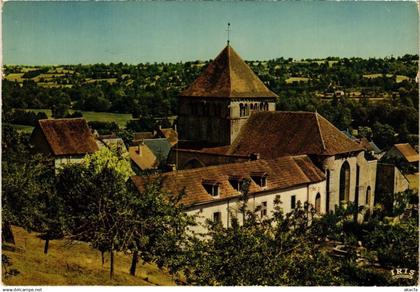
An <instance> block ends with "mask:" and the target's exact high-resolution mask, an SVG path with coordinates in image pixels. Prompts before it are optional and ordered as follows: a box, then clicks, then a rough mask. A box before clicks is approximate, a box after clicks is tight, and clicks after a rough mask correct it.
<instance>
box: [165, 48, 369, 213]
mask: <svg viewBox="0 0 420 292" xmlns="http://www.w3.org/2000/svg"><path fill="white" fill-rule="evenodd" d="M276 98H277V95H276V94H274V93H273V92H272V91H270V90H269V89H268V88H267V87H266V86H265V85H264V84H263V83H262V81H261V80H260V79H259V78H258V77H257V76H256V75H255V74H254V73H253V72H252V70H251V69H250V68H249V66H248V65H247V64H246V63H245V62H244V61H243V60H242V59H241V58H240V57H239V55H238V54H237V53H236V52H235V51H234V50H233V49H232V47H231V46H229V45H228V46H227V47H225V48H224V49H223V51H222V52H221V53H220V54H219V55H218V56H217V57H216V59H215V60H214V61H213V62H212V63H210V64H209V65H208V67H207V68H206V69H205V70H204V72H203V73H202V74H201V75H200V76H199V77H198V78H197V79H196V80H195V81H194V82H193V83H192V84H191V85H190V86H189V87H188V88H187V89H185V90H184V91H183V92H181V93H180V96H179V107H180V109H179V122H178V129H179V142H178V144H177V145H176V147H174V148H172V153H171V154H170V155H169V163H172V164H175V165H176V168H177V169H188V168H197V167H207V166H209V165H217V164H224V163H231V162H244V163H247V162H245V161H249V160H253V159H254V160H258V159H277V158H279V157H285V156H290V155H307V156H308V157H309V159H311V160H312V162H313V163H314V165H316V166H317V167H318V168H319V169H320V170H321V171H322V172H323V173H324V175H325V177H326V190H325V194H323V193H321V196H322V197H324V198H325V200H324V201H323V203H324V204H325V205H324V206H323V208H324V209H325V210H326V211H327V212H331V211H334V210H335V208H336V207H337V206H339V205H340V204H346V203H347V202H354V203H355V204H357V205H358V206H366V207H368V208H372V207H373V204H374V194H375V185H376V183H375V182H376V165H377V160H376V159H374V158H373V157H368V156H367V155H365V149H364V148H363V147H362V146H361V145H360V144H359V143H357V142H355V141H353V140H351V139H350V138H349V137H347V136H346V135H345V134H343V133H342V132H341V131H340V130H338V129H337V128H336V127H335V126H334V125H332V124H331V123H330V122H329V121H327V120H326V119H325V118H324V117H322V116H321V115H320V114H318V113H316V112H281V111H275V101H276ZM279 175H280V176H281V175H282V174H281V173H280V174H279Z"/></svg>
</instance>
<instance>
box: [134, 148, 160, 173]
mask: <svg viewBox="0 0 420 292" xmlns="http://www.w3.org/2000/svg"><path fill="white" fill-rule="evenodd" d="M139 147H140V152H139ZM128 152H129V154H130V159H131V160H132V161H133V162H134V163H135V164H136V165H137V166H138V167H139V168H140V169H141V170H146V169H153V168H156V167H157V166H158V164H159V161H158V160H157V158H156V156H155V155H154V154H153V152H152V150H150V148H149V147H147V145H138V146H130V147H129V148H128Z"/></svg>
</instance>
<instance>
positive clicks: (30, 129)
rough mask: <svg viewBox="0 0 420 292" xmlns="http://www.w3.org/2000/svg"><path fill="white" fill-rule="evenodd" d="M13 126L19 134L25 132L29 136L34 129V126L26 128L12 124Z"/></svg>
mask: <svg viewBox="0 0 420 292" xmlns="http://www.w3.org/2000/svg"><path fill="white" fill-rule="evenodd" d="M11 126H12V127H13V128H15V129H16V130H17V131H18V132H23V133H27V134H31V133H32V131H33V129H34V127H32V126H26V125H16V124H11Z"/></svg>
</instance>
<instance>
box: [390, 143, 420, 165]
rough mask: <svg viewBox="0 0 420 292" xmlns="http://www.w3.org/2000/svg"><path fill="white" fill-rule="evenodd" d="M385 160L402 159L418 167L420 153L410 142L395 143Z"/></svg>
mask: <svg viewBox="0 0 420 292" xmlns="http://www.w3.org/2000/svg"><path fill="white" fill-rule="evenodd" d="M382 159H383V160H392V159H396V160H398V159H400V160H402V161H404V162H406V163H409V164H410V165H412V166H414V167H416V168H417V169H418V164H419V153H417V151H416V150H415V149H414V148H413V147H411V145H410V144H409V143H401V144H395V145H393V146H392V147H391V149H389V150H388V151H387V152H386V153H385V155H384V156H383V158H382Z"/></svg>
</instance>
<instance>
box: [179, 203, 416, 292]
mask: <svg viewBox="0 0 420 292" xmlns="http://www.w3.org/2000/svg"><path fill="white" fill-rule="evenodd" d="M278 203H279V201H278V200H277V202H276V204H277V207H276V208H275V211H274V212H273V214H272V215H273V217H272V218H271V219H269V218H264V219H260V218H259V217H258V216H257V215H256V213H255V212H251V211H246V220H245V224H244V225H242V226H240V225H239V224H238V222H237V219H234V220H233V221H232V225H231V227H229V228H223V227H222V226H220V225H218V224H215V223H211V222H209V228H210V232H209V233H208V234H207V237H206V238H204V240H199V239H195V240H194V241H193V242H192V243H191V246H190V249H191V250H190V252H189V257H188V262H189V266H188V267H186V269H185V271H184V274H185V276H186V281H187V283H189V284H191V285H229V286H230V285H270V286H273V285H275V286H277V285H280V286H283V285H288V286H302V285H305V286H319V285H323V286H332V285H334V286H335V285H367V286H372V285H378V286H388V285H413V284H415V283H416V279H413V280H409V279H402V280H401V279H400V280H395V279H392V278H391V274H390V271H389V268H390V267H404V268H409V269H415V270H417V269H416V268H415V267H416V266H415V265H416V264H417V263H418V257H417V249H418V244H417V241H418V227H415V225H414V221H415V220H414V219H410V220H411V221H410V220H409V221H408V222H404V223H401V224H400V225H398V227H397V226H390V225H386V224H383V223H380V222H377V221H375V220H371V221H369V222H368V223H367V224H366V225H363V226H362V225H358V224H357V223H355V222H353V219H352V218H353V216H352V212H353V210H352V208H348V209H343V208H341V210H338V211H339V212H337V214H330V215H326V216H324V217H322V218H316V217H314V216H313V215H314V213H313V210H312V208H311V206H309V205H305V206H303V207H302V206H299V207H298V208H297V209H295V210H294V211H293V212H291V213H289V214H283V213H282V210H281V209H280V207H279V205H278ZM256 211H258V210H256ZM372 228H373V229H374V230H375V231H374V232H373V233H372V234H370V233H369V232H368V230H371V229H372ZM334 237H335V238H337V239H340V242H341V243H342V244H344V246H343V249H344V255H343V256H341V257H340V256H336V255H334V254H333V253H332V246H331V245H328V241H326V238H334ZM358 237H360V240H361V242H362V244H363V245H364V246H366V247H367V250H366V251H365V253H364V256H365V257H366V258H369V259H371V260H372V261H374V260H373V259H374V257H375V255H377V256H378V257H379V262H380V263H383V264H385V263H388V264H392V266H389V267H388V270H386V271H384V270H383V269H382V270H381V269H378V268H377V267H374V266H373V265H372V263H371V264H360V263H359V262H358V261H356V259H357V258H358V253H357V247H358V244H357V241H358V239H359V238H358ZM404 238H405V240H404ZM407 244H408V245H409V246H408V245H407ZM359 255H360V254H359ZM384 258H386V259H388V261H387V262H383V259H384Z"/></svg>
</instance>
